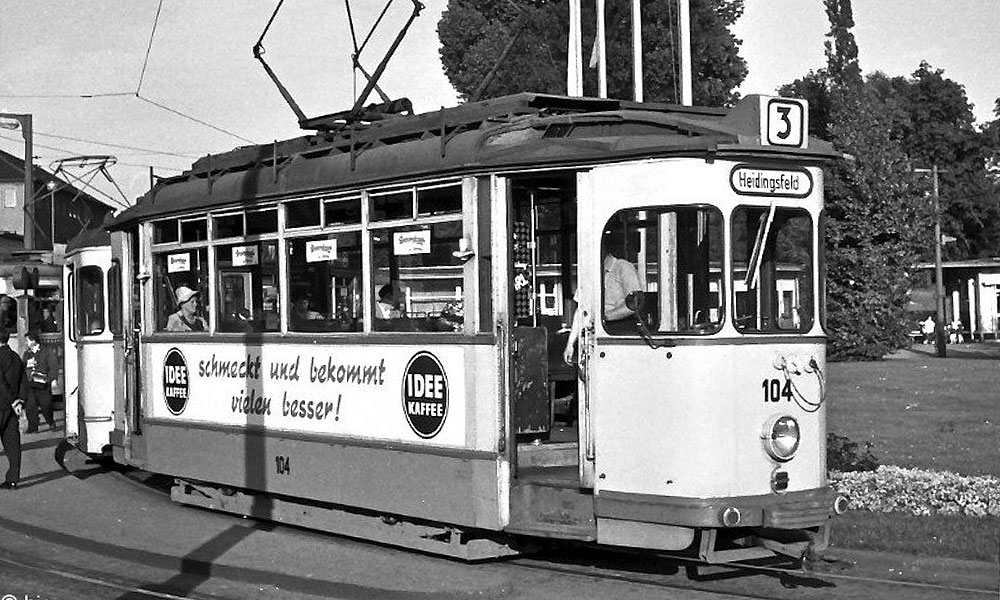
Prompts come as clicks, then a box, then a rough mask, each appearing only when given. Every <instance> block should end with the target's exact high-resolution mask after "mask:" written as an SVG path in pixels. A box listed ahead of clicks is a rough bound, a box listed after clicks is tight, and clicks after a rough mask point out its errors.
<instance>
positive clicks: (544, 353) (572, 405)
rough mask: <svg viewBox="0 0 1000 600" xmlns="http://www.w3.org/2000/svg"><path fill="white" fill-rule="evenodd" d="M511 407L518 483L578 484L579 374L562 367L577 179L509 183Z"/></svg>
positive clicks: (572, 278) (573, 267)
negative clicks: (542, 474)
mask: <svg viewBox="0 0 1000 600" xmlns="http://www.w3.org/2000/svg"><path fill="white" fill-rule="evenodd" d="M510 190H511V192H510V193H511V195H510V198H511V208H510V218H511V229H510V231H511V245H510V247H511V257H510V260H511V264H510V269H509V276H510V290H511V298H510V307H511V317H512V318H511V325H512V330H511V338H512V343H511V379H512V381H511V388H510V389H511V392H512V393H511V401H512V403H513V407H512V409H513V410H512V414H513V427H514V431H515V434H516V438H517V442H518V453H517V477H519V478H525V477H528V476H529V475H532V474H533V475H534V476H538V475H539V470H540V469H545V470H546V477H548V476H551V475H552V474H553V473H555V471H554V469H559V468H563V469H565V470H566V475H567V477H569V476H572V477H573V478H574V479H575V478H576V477H577V448H578V429H577V427H576V425H577V423H576V415H577V402H578V400H577V399H578V387H579V378H578V373H577V367H576V365H575V364H573V363H572V362H570V363H567V362H566V361H564V360H563V353H564V350H565V348H566V344H567V340H568V338H569V335H570V326H571V324H572V319H573V313H574V310H575V307H576V303H575V302H574V299H573V298H574V292H575V291H576V281H577V258H576V257H577V240H576V227H577V200H576V199H577V194H576V173H566V174H560V175H555V176H553V175H551V174H550V175H546V176H544V177H520V178H515V179H512V180H511V187H510Z"/></svg>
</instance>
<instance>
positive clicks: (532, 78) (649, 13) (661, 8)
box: [438, 0, 747, 106]
mask: <svg viewBox="0 0 1000 600" xmlns="http://www.w3.org/2000/svg"><path fill="white" fill-rule="evenodd" d="M675 1H676V0H647V1H644V2H643V4H642V19H643V22H642V26H643V44H642V51H643V64H644V70H645V73H644V78H643V87H644V92H645V97H646V99H647V100H650V101H664V102H677V101H679V97H678V92H677V89H678V85H679V79H680V74H679V71H678V68H677V66H676V56H677V53H676V52H675V49H674V48H675V43H676V41H677V34H676V32H675V27H674V23H673V21H675V20H676V16H677V15H676V7H675ZM742 14H743V0H692V2H691V31H692V34H691V39H692V43H691V63H692V71H693V87H694V89H693V94H694V101H695V104H703V105H708V106H722V105H726V104H731V103H732V102H734V101H735V100H736V99H737V94H736V93H735V92H734V90H735V89H736V88H737V87H738V86H739V85H740V83H742V81H743V79H744V78H745V77H746V73H747V67H746V63H745V61H744V60H743V59H742V58H740V56H739V45H740V40H738V39H736V38H735V37H734V36H733V35H732V34H731V33H730V32H729V29H728V28H729V26H730V25H732V24H733V23H735V22H736V19H738V18H739V17H740V15H742ZM582 21H583V24H584V35H583V47H584V48H586V49H590V48H592V46H593V43H594V38H595V32H594V31H593V23H594V22H595V16H594V7H593V5H592V4H591V3H589V2H585V3H584V6H583V17H582ZM631 27H632V25H631V7H630V3H628V2H609V3H608V4H607V9H606V31H607V35H606V37H607V47H606V56H607V64H608V69H607V71H608V82H607V83H608V95H609V96H611V97H618V98H630V97H631V96H632V87H633V86H632V41H631ZM568 28H569V4H568V2H554V1H545V0H449V2H448V8H447V10H446V11H445V12H444V14H442V16H441V21H440V22H439V23H438V37H439V38H440V41H441V50H440V53H441V61H442V63H443V64H444V70H445V75H446V76H447V77H448V79H449V81H451V83H452V85H453V86H455V89H456V90H457V91H458V92H459V94H460V95H461V96H462V97H463V98H464V99H465V100H470V99H472V98H473V97H474V95H475V94H476V91H477V89H478V88H479V86H480V85H481V84H482V83H483V81H484V80H486V78H487V76H488V74H489V73H490V71H491V70H492V69H493V68H494V66H496V72H495V74H494V75H495V76H494V77H493V79H492V80H491V81H490V83H489V85H487V86H486V88H485V89H484V90H483V92H482V94H481V96H482V97H483V98H487V97H496V96H502V95H505V94H512V93H517V92H523V91H533V92H544V93H552V94H564V93H566V63H567V44H568ZM509 44H513V45H512V46H511V48H510V52H509V54H507V56H506V57H504V59H503V60H502V61H498V58H500V57H501V56H502V55H503V54H504V50H505V49H506V48H507V47H508V45H509ZM586 59H587V58H586V56H585V58H584V60H586ZM596 81H597V75H596V71H595V70H594V69H585V73H584V89H585V90H588V91H589V93H591V94H593V95H596V92H595V90H596V89H597V83H596Z"/></svg>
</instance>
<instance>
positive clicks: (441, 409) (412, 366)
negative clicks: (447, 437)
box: [403, 352, 448, 439]
mask: <svg viewBox="0 0 1000 600" xmlns="http://www.w3.org/2000/svg"><path fill="white" fill-rule="evenodd" d="M403 413H404V414H405V415H406V421H407V422H408V423H409V424H410V429H412V430H413V432H414V433H416V434H417V435H419V436H420V437H422V438H424V439H427V438H432V437H434V436H436V435H437V434H438V433H439V432H440V431H441V428H442V427H444V420H445V418H447V416H448V377H447V376H446V375H445V374H444V368H443V367H442V366H441V362H440V361H439V360H438V359H437V357H435V356H434V355H433V354H431V353H430V352H418V353H417V354H414V355H413V358H411V359H410V362H409V364H407V365H406V371H404V372H403Z"/></svg>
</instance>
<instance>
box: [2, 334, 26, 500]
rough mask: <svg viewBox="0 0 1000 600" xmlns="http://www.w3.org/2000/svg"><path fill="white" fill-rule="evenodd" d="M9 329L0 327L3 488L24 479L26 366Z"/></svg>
mask: <svg viewBox="0 0 1000 600" xmlns="http://www.w3.org/2000/svg"><path fill="white" fill-rule="evenodd" d="M8 340H10V332H9V331H7V330H6V329H4V328H2V327H0V443H2V444H3V449H4V452H5V453H6V454H7V463H8V466H7V475H6V477H4V480H3V483H2V484H0V488H5V489H14V488H16V487H17V484H18V483H19V482H20V481H21V432H20V431H19V430H18V422H19V421H20V419H21V413H22V411H23V407H24V402H23V401H22V400H21V397H20V389H21V375H22V373H23V372H24V368H23V367H22V365H21V359H20V358H18V356H17V353H16V352H14V351H13V350H11V349H10V346H8V345H7V341H8Z"/></svg>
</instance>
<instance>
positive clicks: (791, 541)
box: [111, 94, 846, 562]
mask: <svg viewBox="0 0 1000 600" xmlns="http://www.w3.org/2000/svg"><path fill="white" fill-rule="evenodd" d="M807 121H808V107H807V105H806V103H805V102H802V101H799V100H794V99H786V98H768V97H763V96H750V97H748V98H745V99H744V100H742V101H741V102H740V103H739V104H738V105H737V106H735V107H734V108H732V109H728V110H724V109H712V108H697V107H679V106H672V105H660V104H641V103H632V102H627V101H618V100H608V99H585V98H567V97H558V96H549V95H536V94H519V95H515V96H509V97H504V98H498V99H494V100H488V101H485V102H478V103H470V104H466V105H464V106H461V107H458V108H453V109H442V110H441V111H439V112H435V113H428V114H423V115H416V116H393V117H389V118H386V119H384V120H378V121H372V122H370V123H365V124H354V125H350V126H348V125H344V124H342V123H336V122H332V121H328V120H326V121H325V120H324V119H322V118H319V119H315V120H313V121H311V122H309V123H307V125H309V127H311V128H313V129H315V130H316V133H315V134H312V135H307V136H304V137H300V138H296V139H292V140H288V141H283V142H276V143H274V144H267V145H261V146H251V147H243V148H238V149H236V150H233V151H232V152H229V153H226V154H222V155H213V156H207V157H205V158H203V159H200V160H199V161H197V162H196V163H195V164H194V165H193V167H192V168H191V169H190V170H189V171H187V172H185V173H184V174H182V175H180V176H178V177H174V178H170V179H166V180H162V181H161V182H159V183H158V184H157V185H156V187H155V188H154V189H153V190H151V191H150V192H149V193H148V194H147V195H145V196H144V197H143V198H141V199H140V200H139V202H138V203H137V205H136V206H134V207H133V208H131V209H129V210H127V211H125V212H124V213H122V214H121V215H120V216H119V217H118V218H117V219H116V220H115V221H114V223H113V224H112V226H111V230H112V255H113V260H115V261H118V263H119V264H120V265H121V267H122V270H123V276H122V278H121V281H122V288H121V290H120V294H121V297H122V298H123V300H124V302H123V303H122V311H121V320H122V332H123V333H122V334H121V335H117V336H116V337H115V338H114V346H115V368H114V373H115V376H116V377H117V378H118V381H117V384H118V385H116V386H115V389H116V390H117V396H116V400H115V402H116V404H115V411H114V415H115V422H114V431H113V433H112V443H113V451H114V457H115V459H116V460H117V461H119V462H122V463H126V464H129V465H134V466H136V467H140V468H143V469H146V470H149V471H153V472H157V473H163V474H167V475H170V476H173V477H175V478H176V481H177V484H176V486H175V487H174V488H173V492H172V497H173V498H174V499H175V500H177V501H179V502H183V503H188V504H192V505H197V506H203V507H208V508H212V509H217V510H222V511H229V512H232V513H236V514H243V515H250V516H254V517H258V518H264V519H271V520H276V521H284V522H290V523H295V524H297V525H303V526H307V527H313V528H317V529H322V530H327V531H333V532H337V533H339V534H345V535H350V536H356V537H362V538H368V539H375V540H378V541H381V542H387V543H392V544H399V545H403V546H408V547H411V548H417V549H420V550H424V551H430V552H438V553H443V554H449V555H453V556H459V557H462V558H465V559H481V558H487V557H492V556H500V555H503V554H508V553H513V552H517V551H519V550H520V549H522V548H523V547H524V544H525V542H526V541H531V540H537V539H539V538H548V539H552V540H573V541H584V542H592V543H596V544H606V545H611V546H623V547H637V548H646V549H651V550H656V551H685V552H688V553H692V554H696V555H697V556H698V557H699V558H700V559H701V560H704V561H707V562H728V561H734V560H744V559H749V558H758V557H767V556H774V555H775V554H783V555H791V556H795V557H800V556H802V555H803V554H804V553H807V552H809V551H816V552H819V551H822V550H823V548H824V547H825V546H826V544H827V540H828V532H829V526H830V521H831V518H832V516H833V515H834V514H836V513H839V512H842V511H843V510H844V508H845V507H846V501H845V499H844V498H842V497H837V496H836V495H835V494H834V492H833V491H832V490H831V488H830V487H829V485H828V482H827V471H826V462H825V450H826V448H825V440H826V421H825V387H824V385H825V371H826V360H825V341H826V338H825V333H824V330H823V322H824V319H823V310H824V306H823V285H824V284H823V262H822V247H823V244H822V239H821V237H820V231H821V230H820V223H821V219H822V209H823V172H822V165H823V163H825V162H829V161H833V160H838V159H841V158H842V155H839V154H838V153H836V152H835V151H834V150H833V149H832V147H831V146H830V145H829V144H826V143H824V142H821V141H818V140H815V139H809V138H808V134H807V131H808V127H807ZM623 299H624V300H626V302H625V305H626V306H625V308H622V306H621V304H622V300H623ZM574 309H575V310H574ZM574 323H575V329H576V330H578V331H579V344H578V346H579V347H578V350H577V351H576V352H575V354H574V358H573V361H571V362H572V363H573V364H566V363H565V362H564V360H563V351H564V348H565V346H566V343H567V336H568V335H570V334H571V332H573V331H574ZM567 396H571V397H572V398H573V402H572V403H571V405H572V406H573V407H574V410H575V411H576V415H575V417H576V418H575V419H572V420H573V421H575V422H576V427H574V428H571V429H568V430H567V429H565V428H561V429H554V428H552V422H553V418H554V416H558V415H553V412H552V406H553V400H554V399H556V398H565V397H567ZM566 431H569V432H570V433H569V435H568V436H567V435H566Z"/></svg>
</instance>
